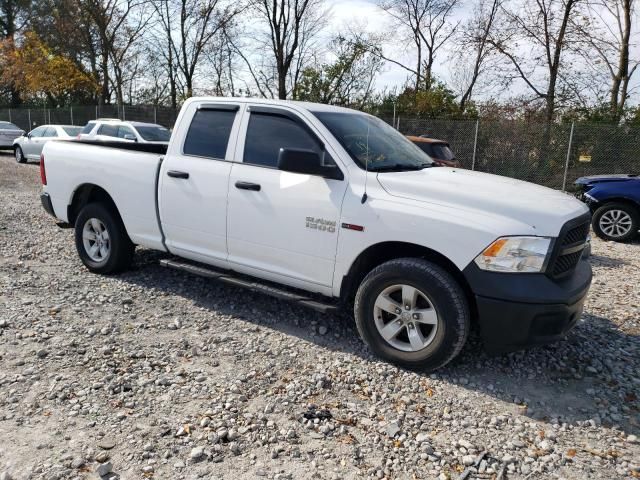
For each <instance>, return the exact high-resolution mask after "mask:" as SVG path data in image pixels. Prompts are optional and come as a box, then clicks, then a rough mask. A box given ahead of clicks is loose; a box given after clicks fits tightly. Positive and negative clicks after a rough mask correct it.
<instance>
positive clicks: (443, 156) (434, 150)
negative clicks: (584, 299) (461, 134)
mask: <svg viewBox="0 0 640 480" xmlns="http://www.w3.org/2000/svg"><path fill="white" fill-rule="evenodd" d="M407 138H408V139H409V140H411V141H412V142H413V143H415V144H416V145H417V146H418V147H419V148H420V150H422V151H423V152H425V153H426V154H427V155H429V157H431V159H432V160H433V161H434V163H435V164H436V165H437V166H439V167H460V162H459V161H457V160H456V156H455V155H454V154H453V152H452V151H451V147H450V145H449V144H448V143H447V142H445V141H444V140H437V139H435V138H429V137H426V136H424V135H420V136H419V137H414V136H408V137H407Z"/></svg>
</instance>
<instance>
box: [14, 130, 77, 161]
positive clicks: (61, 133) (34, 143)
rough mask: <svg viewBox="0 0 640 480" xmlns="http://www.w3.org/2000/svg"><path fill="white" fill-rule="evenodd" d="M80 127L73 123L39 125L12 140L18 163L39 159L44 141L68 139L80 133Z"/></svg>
mask: <svg viewBox="0 0 640 480" xmlns="http://www.w3.org/2000/svg"><path fill="white" fill-rule="evenodd" d="M80 130H82V127H78V126H74V125H41V126H39V127H37V128H34V129H33V130H31V131H30V132H29V133H27V134H25V135H22V136H20V137H18V138H16V139H15V140H14V141H13V152H14V154H15V156H16V161H17V162H18V163H24V162H26V161H27V160H40V154H41V153H42V149H43V148H44V145H45V143H47V142H48V141H50V140H60V139H63V140H69V139H71V138H75V137H76V136H77V135H78V133H80Z"/></svg>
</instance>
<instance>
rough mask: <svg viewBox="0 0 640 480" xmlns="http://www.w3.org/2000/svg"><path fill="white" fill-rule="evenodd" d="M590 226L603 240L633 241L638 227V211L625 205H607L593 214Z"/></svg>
mask: <svg viewBox="0 0 640 480" xmlns="http://www.w3.org/2000/svg"><path fill="white" fill-rule="evenodd" d="M592 226H593V231H594V232H595V233H596V235H598V236H599V237H600V238H603V239H605V240H613V241H616V242H627V241H629V240H633V239H634V238H635V237H636V235H637V234H638V227H639V226H640V224H639V220H638V210H637V209H636V208H634V207H633V206H631V205H628V204H626V203H617V202H612V203H607V204H605V205H603V206H601V207H600V208H598V209H597V210H596V212H595V213H594V214H593V222H592Z"/></svg>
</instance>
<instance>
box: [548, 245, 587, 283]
mask: <svg viewBox="0 0 640 480" xmlns="http://www.w3.org/2000/svg"><path fill="white" fill-rule="evenodd" d="M581 256H582V250H579V251H577V252H573V253H569V254H567V255H560V256H559V257H558V258H557V259H556V262H555V263H554V265H553V276H554V277H561V276H562V275H565V274H566V273H569V272H570V271H571V270H573V269H574V268H575V267H576V265H577V264H578V261H580V257H581Z"/></svg>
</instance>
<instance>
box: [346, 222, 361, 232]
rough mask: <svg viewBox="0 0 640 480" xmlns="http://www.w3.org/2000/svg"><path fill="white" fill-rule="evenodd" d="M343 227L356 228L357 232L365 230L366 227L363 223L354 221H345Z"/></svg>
mask: <svg viewBox="0 0 640 480" xmlns="http://www.w3.org/2000/svg"><path fill="white" fill-rule="evenodd" d="M342 228H346V229H347V230H355V231H356V232H363V231H364V227H363V226H362V225H354V224H353V223H343V224H342Z"/></svg>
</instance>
